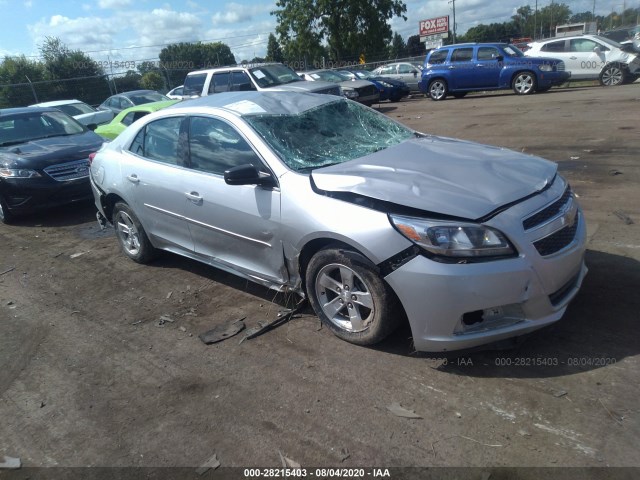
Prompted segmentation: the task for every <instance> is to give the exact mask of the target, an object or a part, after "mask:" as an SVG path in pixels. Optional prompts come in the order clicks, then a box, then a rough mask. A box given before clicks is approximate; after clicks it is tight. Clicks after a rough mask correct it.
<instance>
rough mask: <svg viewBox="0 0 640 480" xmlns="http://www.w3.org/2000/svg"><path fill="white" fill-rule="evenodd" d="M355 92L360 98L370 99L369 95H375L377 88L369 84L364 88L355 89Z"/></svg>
mask: <svg viewBox="0 0 640 480" xmlns="http://www.w3.org/2000/svg"><path fill="white" fill-rule="evenodd" d="M356 91H357V92H358V96H360V97H370V96H371V95H375V94H376V93H378V87H376V86H375V85H373V84H371V85H367V86H366V87H360V88H356Z"/></svg>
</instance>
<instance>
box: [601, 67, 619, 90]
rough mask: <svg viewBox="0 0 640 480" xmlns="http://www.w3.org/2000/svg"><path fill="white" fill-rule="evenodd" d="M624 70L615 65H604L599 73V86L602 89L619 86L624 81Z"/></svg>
mask: <svg viewBox="0 0 640 480" xmlns="http://www.w3.org/2000/svg"><path fill="white" fill-rule="evenodd" d="M624 77H625V75H624V70H622V67H621V66H620V65H619V64H617V63H610V64H609V65H606V66H605V67H604V68H603V69H602V72H600V78H599V80H600V85H602V86H603V87H615V86H616V85H621V84H622V83H623V82H624V80H625V78H624Z"/></svg>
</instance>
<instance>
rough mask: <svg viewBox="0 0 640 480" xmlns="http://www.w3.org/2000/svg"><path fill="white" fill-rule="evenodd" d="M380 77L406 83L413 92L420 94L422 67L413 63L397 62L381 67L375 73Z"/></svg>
mask: <svg viewBox="0 0 640 480" xmlns="http://www.w3.org/2000/svg"><path fill="white" fill-rule="evenodd" d="M371 73H373V74H374V75H376V76H378V77H389V78H393V79H394V80H401V81H403V82H404V83H406V84H407V85H408V86H409V88H410V89H411V91H412V92H414V93H416V92H417V93H420V87H419V86H418V84H419V83H420V80H421V78H422V65H420V64H419V63H411V62H397V63H388V64H386V65H381V66H379V67H378V68H376V69H375V70H374V71H373V72H371Z"/></svg>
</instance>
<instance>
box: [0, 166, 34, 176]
mask: <svg viewBox="0 0 640 480" xmlns="http://www.w3.org/2000/svg"><path fill="white" fill-rule="evenodd" d="M39 176H40V174H39V173H38V172H36V171H35V170H30V169H28V168H4V167H2V168H0V177H4V178H36V177H39Z"/></svg>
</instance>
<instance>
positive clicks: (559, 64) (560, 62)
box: [556, 61, 564, 72]
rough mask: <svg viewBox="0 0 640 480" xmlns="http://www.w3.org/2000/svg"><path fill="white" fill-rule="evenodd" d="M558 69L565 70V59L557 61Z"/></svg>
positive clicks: (559, 70)
mask: <svg viewBox="0 0 640 480" xmlns="http://www.w3.org/2000/svg"><path fill="white" fill-rule="evenodd" d="M556 70H557V71H558V72H564V62H563V61H559V62H558V63H556Z"/></svg>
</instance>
